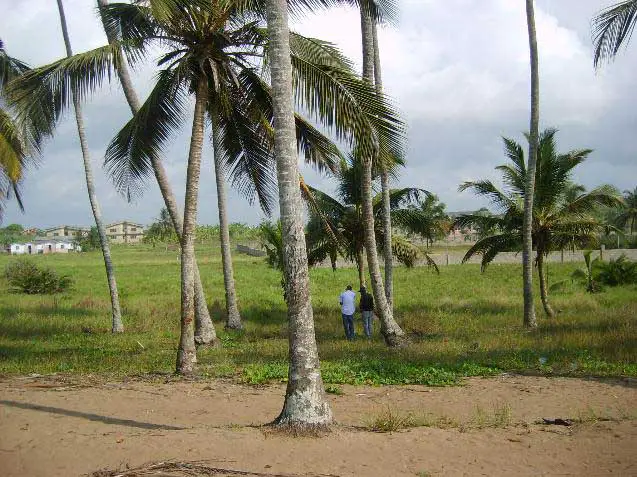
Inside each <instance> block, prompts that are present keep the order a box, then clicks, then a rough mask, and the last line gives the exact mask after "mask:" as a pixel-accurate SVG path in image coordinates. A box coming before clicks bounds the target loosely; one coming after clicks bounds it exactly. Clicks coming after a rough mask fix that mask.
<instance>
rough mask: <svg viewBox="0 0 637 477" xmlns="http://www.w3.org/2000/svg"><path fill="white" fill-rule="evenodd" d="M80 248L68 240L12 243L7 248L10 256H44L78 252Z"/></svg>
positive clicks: (43, 239) (45, 239) (37, 240)
mask: <svg viewBox="0 0 637 477" xmlns="http://www.w3.org/2000/svg"><path fill="white" fill-rule="evenodd" d="M80 250H81V248H80V247H79V246H78V245H76V244H75V243H74V242H73V241H71V240H69V239H47V238H42V239H36V240H33V241H31V242H25V243H12V244H9V246H8V247H7V252H9V253H10V254H11V255H46V254H49V253H69V252H79V251H80Z"/></svg>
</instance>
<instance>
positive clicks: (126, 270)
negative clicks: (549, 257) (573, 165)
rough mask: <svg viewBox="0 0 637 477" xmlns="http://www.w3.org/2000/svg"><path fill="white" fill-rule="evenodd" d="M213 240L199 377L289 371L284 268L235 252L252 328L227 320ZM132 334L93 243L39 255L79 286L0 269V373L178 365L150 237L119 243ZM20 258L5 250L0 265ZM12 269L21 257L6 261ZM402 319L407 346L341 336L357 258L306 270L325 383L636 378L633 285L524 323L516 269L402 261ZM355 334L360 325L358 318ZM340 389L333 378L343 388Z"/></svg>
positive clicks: (174, 289) (161, 255) (171, 311)
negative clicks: (44, 286)
mask: <svg viewBox="0 0 637 477" xmlns="http://www.w3.org/2000/svg"><path fill="white" fill-rule="evenodd" d="M217 250H218V249H217V247H213V246H210V247H207V248H200V249H199V250H198V256H199V262H200V266H201V276H202V279H203V282H204V286H205V287H206V290H208V296H209V299H210V300H211V303H210V309H211V311H212V315H213V319H214V321H215V326H216V327H217V330H218V333H219V336H220V338H221V341H222V344H223V345H222V347H220V348H214V349H213V348H211V349H201V350H200V352H199V353H198V361H199V364H198V370H199V374H200V376H203V377H224V378H230V379H235V380H237V381H241V382H245V383H250V384H263V383H267V382H282V381H285V379H286V378H287V353H288V350H287V333H286V330H287V320H286V308H285V302H284V301H283V297H282V294H281V286H280V281H281V275H280V272H279V271H278V270H274V269H271V268H270V267H268V266H267V264H266V263H265V259H264V258H256V257H248V256H245V255H236V256H235V269H236V282H237V292H238V297H239V304H240V306H241V309H242V315H243V317H244V321H245V329H244V330H243V331H239V332H230V331H228V332H226V331H224V330H223V324H224V318H225V317H224V316H223V313H224V309H225V307H224V306H223V296H224V295H223V276H222V273H221V261H220V257H219V256H218V252H217ZM113 256H114V261H115V263H116V264H117V267H118V274H119V275H120V277H121V278H120V279H119V280H120V284H119V286H120V294H121V300H122V309H123V318H124V321H125V324H126V326H127V333H126V334H123V335H117V336H113V335H112V334H111V333H110V319H109V316H110V315H109V313H110V304H109V297H108V290H107V288H106V287H105V286H100V285H101V284H102V283H103V280H104V276H103V273H102V269H101V267H102V264H101V263H100V255H99V252H88V253H85V254H77V255H75V254H74V255H41V256H36V257H33V258H32V261H33V263H35V264H36V265H37V266H38V267H49V268H53V269H55V270H57V271H58V273H59V274H61V275H69V276H72V277H73V279H74V281H75V284H74V287H73V289H72V290H67V291H66V292H65V293H63V294H60V295H55V296H37V295H26V294H25V295H22V294H12V293H6V291H9V289H10V288H11V287H12V286H11V285H10V284H9V282H8V281H7V279H6V278H3V279H2V280H0V310H1V311H0V373H2V374H27V373H40V374H47V373H69V374H76V375H87V374H95V373H99V374H102V375H105V376H130V375H139V374H142V375H148V374H155V375H157V374H159V375H160V376H164V377H165V376H168V375H170V374H171V373H172V372H173V370H174V357H175V351H176V346H177V342H178V336H179V280H178V277H179V263H178V260H177V252H175V251H172V252H170V251H168V252H166V251H164V250H163V249H152V247H151V246H144V245H141V246H136V247H125V246H114V247H113ZM15 263H20V259H18V258H16V257H9V256H2V257H0V267H2V268H5V267H6V266H7V265H9V264H15ZM12 266H13V265H12ZM580 266H581V265H579V264H553V263H550V264H549V283H554V282H558V281H561V280H567V279H568V280H570V276H571V274H572V272H573V271H574V270H575V269H576V268H579V267H580ZM395 275H396V288H395V289H396V299H395V304H396V317H397V319H398V320H399V322H400V324H401V326H403V329H404V330H405V332H407V333H408V334H409V335H410V338H411V341H412V344H411V345H410V346H409V347H407V348H405V349H400V350H390V349H387V347H386V346H385V345H384V343H383V341H382V339H381V337H380V334H379V329H378V321H374V326H375V329H374V333H375V338H374V339H373V340H372V341H371V342H368V341H367V340H364V339H358V340H355V341H354V342H347V341H345V339H344V337H343V330H342V324H341V318H340V311H339V307H338V302H337V297H338V294H339V293H340V292H341V291H342V289H343V288H344V286H345V285H346V284H347V283H350V282H355V281H356V279H357V272H356V269H355V268H339V269H337V270H336V271H332V270H331V269H330V268H317V269H313V270H311V279H312V301H313V305H314V310H315V312H314V316H315V320H316V333H317V341H318V344H319V352H320V356H321V369H322V373H323V377H324V380H325V382H326V383H327V384H328V385H332V386H338V385H340V384H371V385H384V384H424V385H429V386H446V385H456V384H459V383H460V382H461V381H462V378H463V377H465V376H488V375H493V374H497V373H500V372H503V371H512V372H521V373H534V374H542V375H566V376H633V377H635V376H637V363H636V361H635V356H637V331H636V323H635V317H636V316H637V301H636V300H635V296H637V295H636V292H637V285H635V284H632V285H623V286H617V287H606V288H605V290H604V292H603V293H596V294H590V293H587V292H586V290H585V288H584V287H569V288H567V289H564V290H562V291H556V292H554V306H555V309H556V310H558V311H559V312H558V314H557V316H556V317H555V318H553V319H542V320H540V323H539V329H538V330H537V331H534V332H531V333H529V332H527V331H525V330H524V329H523V327H522V326H521V324H520V323H518V322H519V320H518V317H519V316H520V314H521V309H522V300H521V297H520V294H519V292H518V284H519V276H520V266H519V265H508V264H492V265H491V266H490V267H489V268H488V269H487V270H486V271H485V272H484V273H480V267H479V265H471V264H465V265H452V266H449V267H444V268H442V269H441V273H440V274H439V275H438V274H436V273H435V272H432V271H431V270H429V269H427V268H426V267H416V268H413V269H408V268H404V267H399V268H397V269H396V272H395ZM356 326H357V332H358V334H359V336H360V335H361V334H362V329H361V322H360V318H359V317H357V321H356ZM334 389H337V388H336V387H335V388H334Z"/></svg>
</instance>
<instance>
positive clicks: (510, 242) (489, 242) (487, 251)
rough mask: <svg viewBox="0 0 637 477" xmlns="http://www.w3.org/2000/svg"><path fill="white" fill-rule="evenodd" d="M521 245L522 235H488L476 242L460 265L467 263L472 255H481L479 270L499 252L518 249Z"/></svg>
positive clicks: (483, 268) (485, 266)
mask: <svg viewBox="0 0 637 477" xmlns="http://www.w3.org/2000/svg"><path fill="white" fill-rule="evenodd" d="M521 243H522V235H517V234H511V233H503V234H497V235H490V236H489V237H485V238H483V239H481V240H479V241H478V242H476V243H475V244H474V245H473V246H472V247H471V248H470V249H469V250H468V251H467V253H465V255H464V257H463V258H462V263H465V262H467V261H468V260H469V259H470V258H471V257H473V256H474V255H482V262H481V270H482V271H484V270H485V269H486V268H487V266H488V265H489V264H490V263H491V262H492V261H493V259H494V258H495V257H496V256H497V255H498V253H500V252H504V251H508V250H517V249H519V247H520V245H521Z"/></svg>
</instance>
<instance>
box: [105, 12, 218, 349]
mask: <svg viewBox="0 0 637 477" xmlns="http://www.w3.org/2000/svg"><path fill="white" fill-rule="evenodd" d="M97 5H98V7H99V8H100V11H101V9H105V8H106V7H108V1H107V0H97ZM102 24H103V26H104V30H105V33H106V37H107V38H108V42H109V44H110V45H111V46H112V47H113V48H117V49H118V50H119V46H118V44H117V40H118V31H117V30H115V29H113V28H109V27H108V25H109V24H108V21H107V20H106V18H104V17H102ZM116 71H117V76H118V78H119V81H120V84H121V86H122V90H123V91H124V96H125V97H126V101H127V102H128V106H129V107H130V110H131V113H132V114H133V116H134V115H135V114H137V112H138V111H139V109H140V108H141V102H140V100H139V97H138V96H137V92H136V91H135V87H134V86H133V82H132V80H131V76H130V71H129V68H128V63H127V62H126V59H125V58H124V57H122V60H121V61H120V62H119V63H118V64H117V66H116ZM151 166H152V169H153V172H154V174H155V178H156V179H157V184H158V185H159V191H160V192H161V195H162V198H163V199H164V204H165V205H166V209H162V214H163V213H164V211H166V213H167V214H169V219H170V221H171V222H172V226H173V228H174V230H175V233H176V234H177V237H178V238H179V239H180V240H181V232H182V228H183V220H182V218H181V213H180V212H179V207H178V205H177V199H176V197H175V194H174V193H173V190H172V187H171V186H170V182H169V180H168V175H167V174H166V170H165V169H164V166H163V164H162V162H161V160H160V158H159V156H156V155H154V156H152V157H151ZM194 273H195V342H196V343H198V344H209V343H215V342H216V339H217V334H216V332H215V328H214V325H213V323H212V320H211V318H210V312H209V311H208V305H207V303H206V295H205V292H204V289H203V285H202V283H201V277H200V274H199V267H198V266H197V263H196V262H195V265H194Z"/></svg>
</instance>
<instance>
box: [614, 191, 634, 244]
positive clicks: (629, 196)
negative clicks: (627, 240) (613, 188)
mask: <svg viewBox="0 0 637 477" xmlns="http://www.w3.org/2000/svg"><path fill="white" fill-rule="evenodd" d="M615 223H616V224H617V226H618V227H621V228H622V229H626V227H628V224H630V234H631V235H632V234H633V233H635V224H637V187H635V189H634V190H633V191H632V192H631V191H629V190H625V191H624V203H623V204H622V208H621V212H620V214H619V215H618V216H617V218H616V219H615Z"/></svg>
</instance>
